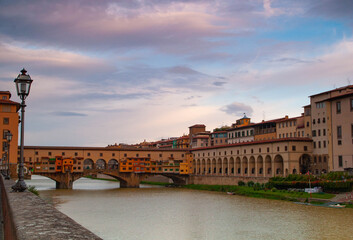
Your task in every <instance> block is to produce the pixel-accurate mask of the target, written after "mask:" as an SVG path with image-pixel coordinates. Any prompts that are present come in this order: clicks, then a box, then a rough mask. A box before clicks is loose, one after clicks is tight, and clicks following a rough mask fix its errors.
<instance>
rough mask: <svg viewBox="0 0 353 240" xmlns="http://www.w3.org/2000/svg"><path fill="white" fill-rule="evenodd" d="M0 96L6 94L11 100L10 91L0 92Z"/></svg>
mask: <svg viewBox="0 0 353 240" xmlns="http://www.w3.org/2000/svg"><path fill="white" fill-rule="evenodd" d="M0 94H8V95H9V96H10V98H11V93H10V91H0Z"/></svg>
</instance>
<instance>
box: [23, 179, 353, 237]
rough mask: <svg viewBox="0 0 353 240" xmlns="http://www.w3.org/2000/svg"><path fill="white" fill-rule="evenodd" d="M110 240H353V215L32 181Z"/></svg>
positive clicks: (203, 195) (222, 197)
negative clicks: (71, 187)
mask: <svg viewBox="0 0 353 240" xmlns="http://www.w3.org/2000/svg"><path fill="white" fill-rule="evenodd" d="M26 183H27V185H34V186H36V188H37V189H38V190H39V191H40V196H41V197H42V198H43V199H45V200H46V201H48V202H50V203H52V204H53V205H54V206H55V207H56V208H57V209H58V210H59V211H61V212H63V213H64V214H66V215H68V216H69V217H70V218H72V219H74V220H75V221H76V222H78V223H80V224H81V225H83V226H84V227H86V228H87V229H89V230H90V231H92V232H94V233H95V234H97V235H98V236H100V237H101V238H103V239H107V240H113V239H114V240H115V239H121V240H140V239H144V240H152V239H153V240H155V239H161V240H184V239H185V240H193V239H210V240H211V239H215V240H223V239H240V240H241V239H293V240H294V239H295V240H297V239H320V240H321V239H353V209H332V208H324V207H313V206H305V205H297V204H294V203H291V202H282V201H276V200H266V199H256V198H248V197H242V196H231V195H226V194H224V193H217V192H208V191H197V190H188V189H180V188H164V187H156V186H149V185H141V188H139V189H120V188H119V183H117V182H108V181H99V180H92V179H86V178H81V179H79V180H77V181H76V182H75V183H74V190H56V189H55V182H54V181H52V180H50V179H48V178H44V177H40V176H33V177H32V180H29V181H26Z"/></svg>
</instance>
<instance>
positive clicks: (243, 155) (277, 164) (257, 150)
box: [192, 138, 327, 184]
mask: <svg viewBox="0 0 353 240" xmlns="http://www.w3.org/2000/svg"><path fill="white" fill-rule="evenodd" d="M192 154H193V162H192V165H193V169H194V172H193V176H192V178H193V179H192V182H193V183H195V184H236V183H237V181H239V180H242V181H250V180H251V181H257V182H265V181H267V180H268V179H269V178H270V177H274V176H288V175H289V174H295V173H302V174H304V173H306V172H307V171H308V170H311V169H312V168H313V166H311V165H310V162H311V161H310V159H311V158H312V140H311V139H309V138H284V139H273V140H263V141H252V142H243V143H236V144H228V145H222V146H216V147H203V148H197V149H192ZM326 166H327V163H326ZM322 170H323V171H326V170H327V168H326V169H322Z"/></svg>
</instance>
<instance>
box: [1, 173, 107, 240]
mask: <svg viewBox="0 0 353 240" xmlns="http://www.w3.org/2000/svg"><path fill="white" fill-rule="evenodd" d="M13 184H14V181H12V180H5V179H4V178H3V177H2V176H0V188H1V199H2V210H3V215H4V231H5V239H9V240H11V239H20V240H33V239H36V240H54V239H55V240H57V239H101V238H99V237H98V236H96V235H95V234H93V233H92V232H90V231H88V230H87V229H85V228H84V227H82V226H81V225H80V224H78V223H77V222H75V221H74V220H72V219H71V218H69V217H68V216H66V215H65V214H63V213H61V212H59V211H58V210H56V209H55V208H54V207H53V206H52V205H50V204H48V203H46V202H44V201H43V200H42V199H41V198H40V197H38V196H36V195H34V194H32V193H31V192H28V191H26V192H21V193H19V192H11V186H12V185H13Z"/></svg>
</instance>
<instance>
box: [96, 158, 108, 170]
mask: <svg viewBox="0 0 353 240" xmlns="http://www.w3.org/2000/svg"><path fill="white" fill-rule="evenodd" d="M105 166H106V162H105V160H104V159H98V160H97V162H96V169H105Z"/></svg>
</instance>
